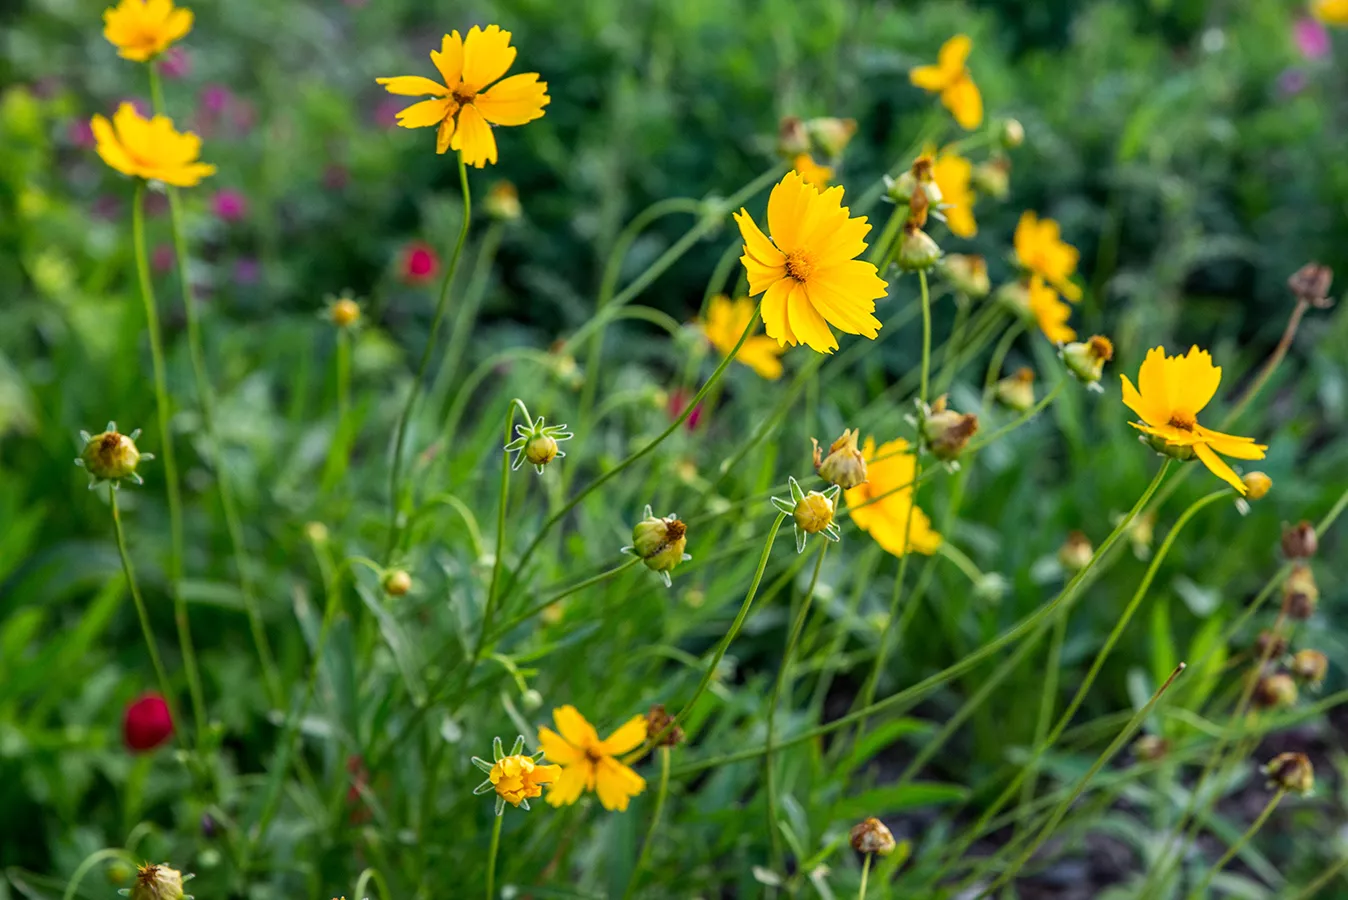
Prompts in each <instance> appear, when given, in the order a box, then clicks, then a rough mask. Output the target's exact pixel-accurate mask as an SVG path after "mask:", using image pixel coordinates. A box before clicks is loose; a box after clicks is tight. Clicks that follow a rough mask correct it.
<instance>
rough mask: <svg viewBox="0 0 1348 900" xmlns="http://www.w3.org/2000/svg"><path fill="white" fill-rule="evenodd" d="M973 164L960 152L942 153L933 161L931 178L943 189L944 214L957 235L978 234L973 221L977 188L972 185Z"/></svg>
mask: <svg viewBox="0 0 1348 900" xmlns="http://www.w3.org/2000/svg"><path fill="white" fill-rule="evenodd" d="M973 172H974V165H973V163H971V162H969V160H967V159H965V158H964V157H962V156H960V155H959V154H958V153H943V154H941V155H940V156H937V157H936V162H935V163H934V164H933V165H932V172H931V174H932V178H933V179H934V180H935V181H936V187H937V188H939V189H940V191H941V206H940V212H941V215H942V216H944V218H945V223H946V225H948V226H949V227H950V233H951V234H953V235H955V236H956V237H962V238H970V237H973V236H974V235H976V234H978V223H977V222H975V221H974V200H975V196H974V191H973V188H972V187H970V181H971V180H972V178H973Z"/></svg>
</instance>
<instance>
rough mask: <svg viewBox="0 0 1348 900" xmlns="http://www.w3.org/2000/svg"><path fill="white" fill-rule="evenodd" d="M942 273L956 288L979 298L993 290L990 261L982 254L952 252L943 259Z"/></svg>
mask: <svg viewBox="0 0 1348 900" xmlns="http://www.w3.org/2000/svg"><path fill="white" fill-rule="evenodd" d="M941 274H942V275H944V276H945V279H946V281H949V282H950V284H951V286H952V287H954V288H955V290H957V291H959V292H960V293H961V294H964V295H966V296H968V297H971V298H973V299H975V300H977V299H978V298H980V297H986V296H987V295H988V291H990V290H992V282H990V281H989V280H988V263H987V260H985V259H983V257H981V256H975V255H972V254H965V253H951V254H950V255H949V256H946V257H944V258H942V260H941Z"/></svg>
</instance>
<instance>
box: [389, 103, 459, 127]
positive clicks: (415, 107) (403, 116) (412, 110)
mask: <svg viewBox="0 0 1348 900" xmlns="http://www.w3.org/2000/svg"><path fill="white" fill-rule="evenodd" d="M453 105H454V101H453V100H451V99H449V98H448V97H444V98H439V97H437V98H433V99H431V100H422V101H421V102H420V103H413V104H412V105H411V106H409V107H407V108H406V109H403V110H400V111H399V112H398V124H399V125H401V126H402V127H403V128H431V127H433V126H435V125H439V124H440V123H441V122H442V121H444V118H445V116H447V115H449V112H450V110H451V109H452V108H453Z"/></svg>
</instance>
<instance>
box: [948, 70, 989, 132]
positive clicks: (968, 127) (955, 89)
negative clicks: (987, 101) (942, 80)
mask: <svg viewBox="0 0 1348 900" xmlns="http://www.w3.org/2000/svg"><path fill="white" fill-rule="evenodd" d="M941 103H942V104H944V105H945V108H946V109H948V110H950V114H951V115H952V116H954V117H955V121H956V122H958V123H959V125H960V127H961V128H963V129H964V130H965V131H972V130H974V129H975V128H977V127H978V126H979V125H981V124H983V95H982V94H981V93H979V91H978V85H976V84H974V80H973V79H972V78H970V77H968V76H967V75H966V76H965V77H963V78H960V79H957V80H956V81H954V82H953V83H951V84H950V86H949V87H947V88H946V89H945V90H943V91H941Z"/></svg>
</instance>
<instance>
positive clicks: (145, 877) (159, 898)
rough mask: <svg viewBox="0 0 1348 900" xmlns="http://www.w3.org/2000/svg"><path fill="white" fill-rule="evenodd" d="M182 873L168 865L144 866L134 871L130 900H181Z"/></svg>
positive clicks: (182, 895)
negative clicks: (134, 878) (134, 880)
mask: <svg viewBox="0 0 1348 900" xmlns="http://www.w3.org/2000/svg"><path fill="white" fill-rule="evenodd" d="M183 897H184V894H183V873H182V872H179V871H178V870H177V869H173V868H170V867H169V864H168V863H160V864H159V865H157V866H156V865H144V866H141V867H140V868H139V869H137V870H136V883H135V885H134V886H132V888H131V900H183Z"/></svg>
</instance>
